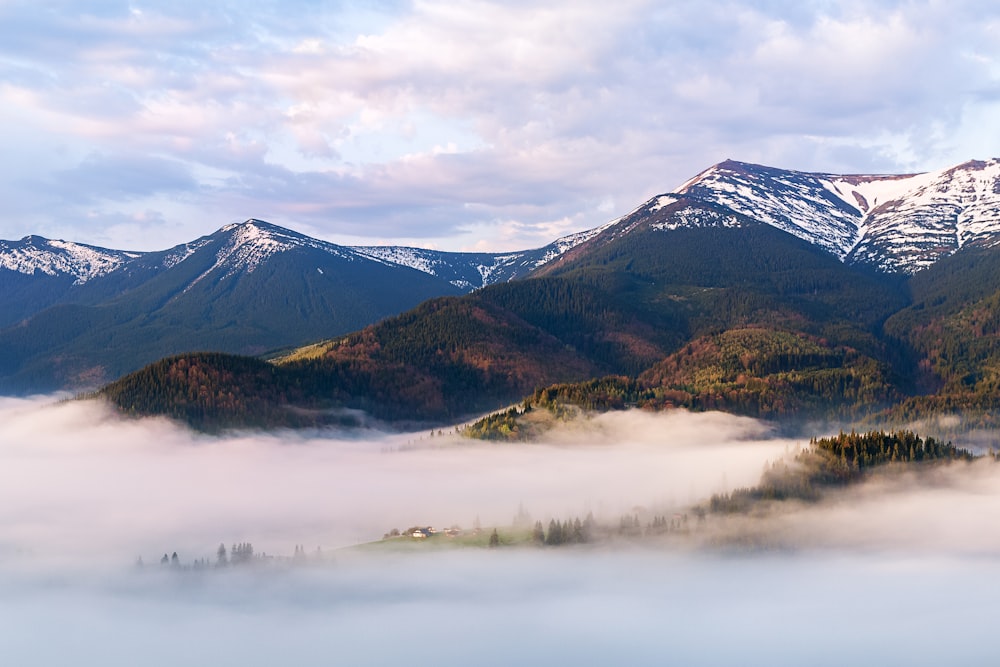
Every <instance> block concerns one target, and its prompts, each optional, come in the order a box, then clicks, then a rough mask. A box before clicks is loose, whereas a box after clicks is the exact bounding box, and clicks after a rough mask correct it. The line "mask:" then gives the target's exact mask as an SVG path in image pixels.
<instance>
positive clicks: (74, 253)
mask: <svg viewBox="0 0 1000 667" xmlns="http://www.w3.org/2000/svg"><path fill="white" fill-rule="evenodd" d="M141 254H142V253H134V252H133V253H130V252H124V251H121V250H106V249H104V248H97V247H95V246H89V245H84V244H81V243H70V242H68V241H59V240H50V239H46V238H43V237H41V236H25V237H24V238H23V239H21V240H20V241H0V268H4V269H8V270H10V271H17V272H18V273H23V274H26V275H34V274H36V273H40V274H44V275H48V276H60V275H68V276H72V277H73V278H74V281H73V282H74V284H77V285H82V284H83V283H86V282H87V281H89V280H92V279H94V278H97V277H99V276H104V275H107V274H109V273H111V272H112V271H115V270H117V269H119V268H121V267H122V266H124V265H125V264H127V263H128V262H129V261H131V260H133V259H135V258H136V257H139V256H140V255H141Z"/></svg>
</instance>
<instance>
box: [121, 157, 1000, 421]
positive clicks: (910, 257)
mask: <svg viewBox="0 0 1000 667" xmlns="http://www.w3.org/2000/svg"><path fill="white" fill-rule="evenodd" d="M997 164H998V163H997V161H990V162H974V163H967V164H965V165H961V166H960V167H956V168H954V169H951V170H945V171H942V172H937V173H935V174H932V175H924V176H921V177H918V176H905V177H884V176H844V177H832V176H830V175H824V174H802V173H798V172H788V171H781V170H776V169H771V168H767V167H758V166H754V165H746V164H739V163H733V162H724V163H722V164H720V165H717V166H716V167H713V168H712V169H709V170H707V171H706V172H703V173H702V174H701V175H699V176H698V177H696V178H695V179H692V180H691V181H689V182H688V183H685V184H684V185H683V186H681V187H680V188H678V190H677V191H675V192H674V193H669V194H666V195H661V196H658V197H654V198H653V199H651V200H650V201H649V202H647V203H646V204H644V205H643V206H640V207H639V208H637V209H636V210H635V211H633V212H631V213H629V214H628V215H625V216H623V217H622V218H620V219H618V220H615V221H613V222H612V223H610V224H609V225H606V226H604V227H603V228H601V229H599V230H594V232H593V233H592V234H591V235H590V237H589V238H587V239H585V240H583V241H582V242H580V243H577V244H575V245H573V246H572V247H567V248H566V249H565V250H564V251H563V252H561V253H560V254H559V255H558V256H555V257H553V258H551V259H549V260H548V261H546V262H543V263H540V264H539V265H538V266H537V267H536V268H534V269H533V270H532V271H530V272H529V273H528V274H527V276H526V278H525V279H519V280H511V281H508V282H503V283H496V284H493V285H488V286H486V287H483V288H481V289H478V290H476V291H474V292H472V293H471V294H467V295H465V296H458V297H442V298H436V299H432V300H429V301H426V302H424V303H422V304H421V305H419V306H418V307H416V308H414V309H413V310H409V311H407V312H404V313H401V314H400V315H397V316H394V317H390V318H387V319H385V320H382V321H381V322H379V323H377V324H374V325H371V326H368V327H366V328H364V329H361V330H359V331H356V332H354V333H352V334H349V335H347V336H341V337H337V338H335V339H331V340H327V341H326V342H321V343H317V344H314V345H311V346H308V347H304V348H302V349H299V350H296V351H293V352H291V353H289V354H287V355H285V356H283V357H282V358H280V359H277V360H275V361H274V362H273V363H265V362H263V361H260V360H257V359H251V358H246V357H232V356H226V355H180V356H176V357H171V358H167V359H163V360H161V361H159V362H157V363H155V364H153V365H151V366H149V367H147V368H145V369H142V370H141V371H139V372H137V373H134V374H131V375H129V376H127V377H125V378H122V379H121V380H120V381H117V382H115V383H112V384H111V385H109V386H108V387H106V388H105V389H104V390H102V394H103V395H104V396H106V397H108V398H109V399H110V400H112V401H113V402H114V403H116V404H117V405H118V406H119V407H121V408H122V409H123V410H124V411H126V412H128V413H132V414H166V415H170V416H173V417H176V418H178V419H182V420H185V421H187V422H188V423H191V424H193V425H195V426H197V427H199V428H207V429H214V428H225V427H230V426H240V427H242V426H264V427H267V426H275V425H283V426H302V425H317V424H324V423H330V422H331V421H334V422H336V421H339V420H342V419H343V418H344V415H345V414H353V413H345V412H344V410H355V409H358V410H364V411H366V412H367V413H368V414H370V415H372V416H374V417H376V418H379V419H384V420H387V421H392V422H397V423H399V422H410V423H422V424H427V423H431V424H434V423H447V422H448V421H453V420H456V419H460V418H464V417H467V416H469V415H471V414H475V413H476V412H481V411H484V410H489V409H493V408H497V407H500V406H503V405H505V404H509V403H510V402H511V401H519V400H521V398H522V397H525V396H528V398H527V399H525V402H524V404H523V406H522V408H520V409H519V410H523V409H526V408H531V409H533V410H538V409H544V410H545V411H548V412H551V413H552V414H555V415H559V414H561V411H562V410H563V409H564V406H566V405H577V406H582V407H590V408H597V409H608V408H616V407H624V406H629V405H639V406H643V407H647V408H650V409H659V408H664V407H670V406H685V407H690V408H693V409H724V410H729V411H732V412H738V413H741V414H748V415H753V416H758V417H772V418H781V419H782V420H792V419H807V420H813V419H829V420H832V421H833V423H838V424H843V423H852V422H853V421H855V420H860V419H866V418H877V417H878V415H883V417H884V418H885V419H887V420H912V419H916V418H924V417H926V416H928V415H942V414H953V413H962V414H963V415H966V416H969V417H970V418H971V419H973V421H974V423H976V424H979V425H996V424H995V421H996V420H995V418H994V417H993V415H996V414H997V410H998V409H1000V250H998V249H997V247H996V243H997V241H998V239H1000V235H998V234H997V232H996V231H994V229H995V227H996V222H997V221H996V219H995V217H994V216H995V211H996V208H995V206H994V203H993V202H995V201H996V199H997V195H996V192H997V190H998V186H997V174H998V172H1000V170H998V168H997ZM990 179H992V180H990ZM890 185H891V186H892V187H891V188H890ZM848 186H851V189H850V190H848ZM838 192H839V193H838ZM851 200H853V201H854V204H851V203H850V201H851ZM906 211H909V212H911V213H910V214H904V212H906ZM890 217H894V220H895V222H893V223H892V224H890V223H889V222H888V220H889V218H890ZM331 338H332V337H331ZM192 378H195V379H196V380H192ZM514 413H515V414H506V416H504V417H503V418H502V419H500V420H499V421H496V422H494V423H491V424H487V425H486V426H483V427H482V428H481V430H482V432H483V433H492V434H496V433H504V434H511V433H514V434H516V433H517V432H519V430H520V429H522V428H523V427H524V420H525V419H528V420H529V422H530V418H529V417H526V416H524V415H522V414H519V411H518V410H515V411H514Z"/></svg>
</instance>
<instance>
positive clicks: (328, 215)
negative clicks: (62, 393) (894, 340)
mask: <svg viewBox="0 0 1000 667" xmlns="http://www.w3.org/2000/svg"><path fill="white" fill-rule="evenodd" d="M998 118H1000V6H995V5H992V4H990V3H982V2H976V1H974V0H967V1H961V0H956V1H951V2H944V1H943V0H905V1H893V0H886V1H873V0H865V1H857V2H855V1H853V0H845V1H844V2H833V1H830V0H816V1H813V2H804V1H801V0H791V1H788V2H785V1H782V0H761V1H759V2H732V1H726V0H720V1H718V2H712V3H705V2H701V1H698V0H673V1H667V2H651V1H650V2H647V1H643V0H622V1H621V2H616V3H607V2H590V1H588V0H567V1H566V2H560V1H552V2H522V1H519V0H505V1H503V2H495V3H494V2H452V1H447V2H437V1H433V0H430V1H417V2H395V1H392V0H386V1H384V2H378V1H376V2H354V1H344V2H330V1H325V2H315V1H312V0H282V2H267V1H259V0H244V1H241V2H229V1H225V0H219V1H212V2H203V1H202V2H194V1H190V0H172V1H171V2H169V3H166V2H150V1H143V0H134V1H131V2H123V1H117V0H52V1H47V2H37V1H30V2H29V1H21V0H0V146H2V154H3V157H4V159H3V160H2V163H0V200H2V201H3V203H4V209H3V215H0V238H4V239H10V240H14V239H19V238H21V237H23V236H25V235H28V234H40V235H43V236H46V237H49V238H63V239H66V240H72V241H78V242H84V243H91V244H95V245H101V246H105V247H112V248H120V249H129V250H157V249H164V248H167V247H170V246H173V245H176V244H179V243H183V242H185V241H190V240H192V239H194V238H197V237H198V236H201V235H203V234H208V233H211V232H213V231H215V230H216V229H218V228H219V227H221V226H223V225H226V224H229V223H232V222H239V221H241V220H245V219H247V218H251V217H253V218H259V219H263V220H267V221H270V222H272V223H275V224H279V225H283V226H286V227H289V228H291V229H295V230H297V231H300V232H302V233H306V234H309V235H311V236H316V237H319V238H323V239H326V240H329V241H333V242H336V243H345V244H369V243H374V244H404V245H413V246H419V247H428V248H437V249H442V250H495V251H504V250H514V249H526V248H532V247H539V246H542V245H545V244H547V243H549V242H550V241H552V240H554V239H555V238H556V237H558V236H561V235H564V234H568V233H572V232H576V231H581V230H584V229H589V228H593V227H596V226H598V225H600V224H603V223H605V222H607V221H609V220H612V219H614V218H616V217H618V216H620V215H623V214H625V213H627V212H629V211H630V210H632V209H633V208H635V207H636V206H638V205H639V204H641V203H642V202H643V201H645V200H646V199H648V198H649V197H651V196H654V195H656V194H659V193H662V192H666V191H669V190H672V189H673V188H675V187H677V186H678V185H680V184H681V183H682V182H684V181H685V180H687V179H688V178H690V177H692V176H693V175H695V174H697V173H698V172H700V171H702V170H703V169H705V168H707V167H709V166H711V165H712V164H715V163H717V162H720V161H722V160H724V159H727V158H731V159H736V160H742V161H747V162H757V163H761V164H767V165H771V166H777V167H783V168H789V169H797V170H804V171H824V172H831V173H873V172H874V173H902V172H915V171H927V170H934V169H940V168H944V167H948V166H951V165H954V164H958V163H961V162H964V161H966V160H969V159H973V158H979V159H983V158H988V157H994V156H997V155H1000V123H997V122H996V120H997V119H998Z"/></svg>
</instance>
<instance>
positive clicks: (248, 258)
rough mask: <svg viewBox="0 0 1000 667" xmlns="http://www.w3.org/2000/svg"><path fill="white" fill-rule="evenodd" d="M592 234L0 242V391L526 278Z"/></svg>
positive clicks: (294, 331)
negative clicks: (514, 241)
mask: <svg viewBox="0 0 1000 667" xmlns="http://www.w3.org/2000/svg"><path fill="white" fill-rule="evenodd" d="M595 233H596V230H595V231H594V232H585V233H582V234H578V235H574V236H571V237H566V238H564V239H560V240H558V241H556V242H554V243H553V244H551V245H549V246H546V247H545V248H540V249H538V250H532V251H525V252H518V253H503V254H500V253H495V254H490V253H442V252H436V251H430V250H417V249H412V248H394V247H384V248H371V247H368V248H350V247H347V246H339V245H336V244H333V243H327V242H325V241H320V240H318V239H313V238H310V237H307V236H304V235H302V234H298V233H295V232H292V231H290V230H288V229H283V228H281V227H278V226H275V225H271V224H268V223H266V222H262V221H259V220H248V221H247V222H245V223H242V224H238V225H229V226H227V227H224V228H222V229H220V230H219V231H218V232H216V233H215V234H212V235H210V236H205V237H202V238H200V239H197V240H195V241H192V242H190V243H186V244H183V245H180V246H177V247H175V248H171V249H169V250H165V251H161V252H148V253H128V252H123V251H116V250H105V249H101V248H95V247H91V246H83V245H79V244H73V243H66V242H63V241H51V240H47V239H42V238H39V237H28V238H26V239H23V240H22V241H19V242H0V301H2V305H3V308H0V392H4V393H30V392H41V391H51V390H53V389H63V388H86V387H93V386H96V385H97V384H100V383H102V382H106V381H108V380H111V379H113V378H115V377H118V376H120V375H121V374H123V373H126V372H129V371H132V370H135V369H136V368H139V367H141V366H142V365H144V364H146V363H149V362H152V361H154V360H156V359H159V358H160V357H163V356H165V355H170V354H177V353H180V352H186V351H192V350H216V351H225V352H233V353H240V354H253V355H256V354H262V353H264V352H267V351H269V350H275V349H278V348H287V347H294V346H297V345H303V344H305V343H308V342H311V341H315V340H320V339H323V338H329V337H331V336H337V335H341V334H345V333H347V332H350V331H353V330H356V329H360V328H362V327H364V326H366V325H368V324H371V323H372V322H377V321H379V320H381V319H383V318H385V317H388V316H390V315H395V314H397V313H400V312H402V311H405V310H407V309H409V308H412V307H414V306H415V305H417V304H418V303H420V302H422V301H424V300H426V299H429V298H432V297H436V296H444V295H457V294H463V293H465V292H468V291H469V290H471V289H473V288H477V287H482V286H483V285H488V284H492V283H494V282H499V281H506V280H510V279H512V278H514V277H516V276H519V275H523V274H525V273H527V272H528V271H530V270H531V269H532V268H534V267H535V266H536V265H538V264H541V263H544V262H545V261H547V260H548V259H550V258H551V257H553V256H555V255H558V254H559V253H560V252H563V251H564V250H565V249H567V248H569V247H572V246H573V245H576V244H577V243H580V242H582V241H584V240H586V239H587V238H590V236H593V234H595Z"/></svg>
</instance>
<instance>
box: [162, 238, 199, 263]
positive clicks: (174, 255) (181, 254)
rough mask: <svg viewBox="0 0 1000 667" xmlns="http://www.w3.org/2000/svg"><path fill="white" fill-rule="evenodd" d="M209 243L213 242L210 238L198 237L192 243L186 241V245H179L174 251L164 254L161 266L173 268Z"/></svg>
mask: <svg viewBox="0 0 1000 667" xmlns="http://www.w3.org/2000/svg"><path fill="white" fill-rule="evenodd" d="M209 243H211V240H209V239H198V240H197V241H192V242H191V243H185V244H184V245H181V246H178V247H177V248H175V249H173V251H172V252H169V253H167V255H165V256H164V258H163V261H162V262H160V266H162V267H163V268H164V269H170V268H173V267H175V266H177V265H178V264H180V263H181V262H183V261H184V260H185V259H187V258H188V257H190V256H191V255H193V254H195V253H196V252H197V251H198V250H199V249H201V248H204V247H205V246H206V245H208V244H209Z"/></svg>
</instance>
